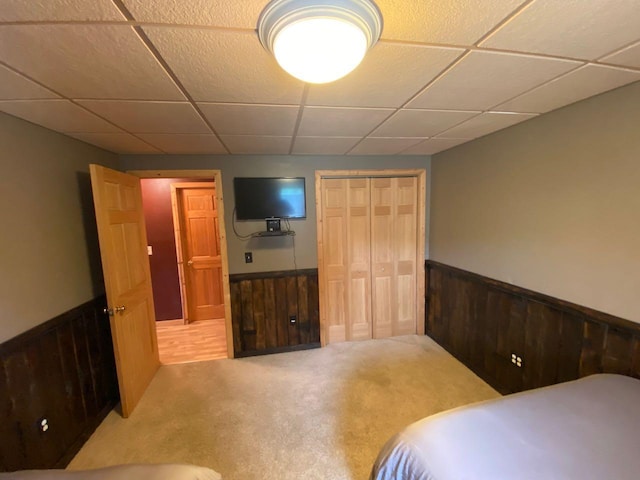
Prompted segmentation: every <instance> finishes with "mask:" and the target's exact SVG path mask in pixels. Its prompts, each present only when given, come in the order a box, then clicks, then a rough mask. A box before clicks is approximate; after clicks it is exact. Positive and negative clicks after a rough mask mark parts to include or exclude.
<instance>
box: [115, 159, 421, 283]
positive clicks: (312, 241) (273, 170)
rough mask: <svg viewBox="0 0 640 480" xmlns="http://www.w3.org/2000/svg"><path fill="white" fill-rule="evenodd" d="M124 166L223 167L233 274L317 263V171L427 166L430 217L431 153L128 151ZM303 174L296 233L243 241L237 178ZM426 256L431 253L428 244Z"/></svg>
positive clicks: (254, 226) (247, 228)
mask: <svg viewBox="0 0 640 480" xmlns="http://www.w3.org/2000/svg"><path fill="white" fill-rule="evenodd" d="M120 162H121V163H120V167H121V169H122V170H175V169H191V170H193V169H219V170H221V172H222V184H223V190H224V202H225V224H226V227H227V245H228V253H229V271H230V273H246V272H268V271H278V270H290V269H293V268H294V248H293V246H294V243H295V265H297V267H298V268H315V267H317V265H318V257H317V248H316V207H315V171H316V170H348V169H352V170H354V169H389V168H393V169H400V168H424V169H426V170H427V218H426V224H427V226H428V225H429V202H428V199H429V183H430V178H431V176H430V168H431V158H430V157H428V156H422V157H417V156H404V157H382V156H380V157H357V156H331V157H317V156H252V155H245V156H241V155H238V156H224V155H128V156H122V157H121V159H120ZM280 176H282V177H305V178H306V196H307V218H306V219H304V220H291V222H290V223H291V229H292V230H295V232H296V236H295V237H294V238H292V237H275V238H259V239H256V238H253V239H250V240H242V239H240V238H238V237H236V236H235V235H234V233H233V229H232V219H233V215H232V214H233V208H234V203H235V202H234V198H233V178H234V177H280ZM236 229H237V230H238V233H239V234H240V235H244V234H249V233H252V232H256V231H261V230H265V224H264V222H236ZM426 248H427V251H426V252H425V257H426V256H427V255H428V245H427V247H426ZM246 251H251V252H253V263H252V264H246V263H244V252H246Z"/></svg>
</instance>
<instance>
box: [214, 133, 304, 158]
mask: <svg viewBox="0 0 640 480" xmlns="http://www.w3.org/2000/svg"><path fill="white" fill-rule="evenodd" d="M220 138H221V139H222V141H223V142H224V144H225V145H226V146H227V148H228V149H229V151H230V152H231V153H235V154H249V155H251V154H256V155H286V154H288V153H289V147H290V146H291V138H292V137H269V136H260V135H221V136H220Z"/></svg>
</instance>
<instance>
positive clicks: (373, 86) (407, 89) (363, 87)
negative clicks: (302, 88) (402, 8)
mask: <svg viewBox="0 0 640 480" xmlns="http://www.w3.org/2000/svg"><path fill="white" fill-rule="evenodd" d="M463 52H464V50H462V49H455V48H435V47H426V46H421V45H398V44H385V43H379V44H378V45H376V46H375V47H373V49H371V51H370V52H369V53H368V54H367V56H366V57H365V59H364V60H363V62H362V64H361V65H359V66H358V68H356V69H355V71H353V72H352V73H350V74H349V75H347V76H346V77H344V78H341V79H340V80H338V81H336V82H333V83H327V84H323V85H309V94H308V96H307V101H306V103H307V105H332V106H347V105H348V106H350V107H399V106H401V105H402V104H404V103H405V102H406V101H407V100H409V99H410V98H411V97H412V96H413V95H415V94H416V93H418V92H419V91H420V90H421V89H422V88H423V87H424V86H425V85H426V84H427V83H429V82H430V81H431V80H432V79H433V78H435V77H436V75H438V74H439V73H440V72H441V71H442V70H444V69H445V68H446V67H447V66H448V65H449V64H451V62H453V61H454V60H455V59H456V58H458V57H459V56H460V55H462V53H463Z"/></svg>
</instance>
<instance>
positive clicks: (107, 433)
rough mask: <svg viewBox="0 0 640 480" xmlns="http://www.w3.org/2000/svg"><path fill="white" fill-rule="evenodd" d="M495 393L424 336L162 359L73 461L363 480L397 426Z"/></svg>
mask: <svg viewBox="0 0 640 480" xmlns="http://www.w3.org/2000/svg"><path fill="white" fill-rule="evenodd" d="M497 396H498V394H497V393H496V392H495V391H494V390H493V389H491V388H490V387H489V386H488V385H487V384H485V383H484V382H483V381H482V380H480V379H479V378H478V377H476V376H475V375H474V374H473V373H472V372H471V371H469V370H468V369H467V368H465V367H464V366H463V365H462V364H460V363H459V362H458V361H457V360H455V359H454V358H453V357H452V356H451V355H449V354H448V353H446V352H445V351H444V350H443V349H442V348H440V347H439V346H438V345H437V344H435V343H434V342H433V341H432V340H430V339H429V338H428V337H418V336H408V337H397V338H394V339H388V340H370V341H365V342H353V343H343V344H335V345H330V346H329V347H327V348H323V349H316V350H307V351H302V352H292V353H283V354H278V355H267V356H262V357H252V358H247V359H239V360H238V359H236V360H216V361H208V362H201V363H192V364H184V365H171V366H163V367H161V369H160V371H159V372H158V374H157V375H156V377H155V379H154V380H153V382H152V384H151V385H150V387H149V389H148V391H147V392H146V394H145V396H144V397H143V399H142V401H141V402H140V404H139V406H138V407H137V409H136V410H135V411H134V413H133V415H132V416H131V417H130V418H129V419H126V420H125V419H122V418H121V417H120V416H119V415H118V414H117V413H115V412H111V413H110V414H109V416H108V417H107V418H106V419H105V421H104V422H103V423H102V425H100V427H99V428H98V430H97V431H96V432H95V433H94V435H93V436H92V437H91V438H90V439H89V441H88V442H87V443H86V445H85V446H84V447H83V448H82V450H81V451H80V453H78V455H77V456H76V458H75V459H74V460H73V461H72V463H71V465H70V466H69V468H71V469H81V468H95V467H101V466H106V465H113V464H119V463H139V462H152V463H164V462H179V463H193V464H197V465H203V466H207V467H210V468H213V469H214V470H217V471H218V472H220V473H221V474H222V476H223V479H224V480H253V479H255V480H258V479H260V480H265V479H267V480H268V479H274V480H275V479H277V480H288V479H291V480H293V479H295V480H301V479H305V480H306V479H309V480H311V479H322V480H332V479H335V480H338V479H339V480H346V479H366V478H367V477H368V474H369V470H370V468H371V465H372V463H373V461H374V459H375V457H376V455H377V452H378V450H379V449H380V447H381V446H382V445H383V444H384V442H385V441H386V440H387V439H388V438H389V437H390V436H391V435H393V434H394V433H395V432H397V431H398V430H400V429H401V428H402V427H404V426H406V425H407V424H409V423H411V422H413V421H415V420H418V419H420V418H422V417H425V416H427V415H431V414H433V413H436V412H440V411H443V410H447V409H450V408H453V407H457V406H460V405H465V404H469V403H472V402H476V401H479V400H486V399H490V398H495V397H497Z"/></svg>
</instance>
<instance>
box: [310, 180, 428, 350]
mask: <svg viewBox="0 0 640 480" xmlns="http://www.w3.org/2000/svg"><path fill="white" fill-rule="evenodd" d="M358 177H369V178H370V177H416V178H417V179H418V212H417V213H418V229H417V231H418V251H417V253H416V265H417V269H418V271H417V276H418V279H417V280H418V284H417V289H416V321H417V325H416V333H417V334H418V335H424V334H425V325H424V324H425V322H424V318H425V293H426V292H425V258H424V254H425V246H426V241H427V239H426V231H427V230H426V216H427V213H426V212H427V170H426V168H415V169H380V170H316V172H315V190H316V241H317V248H318V288H319V292H318V293H319V295H318V296H319V297H320V345H321V346H323V347H324V346H326V345H327V329H328V323H327V322H328V319H327V318H326V312H327V305H326V301H327V299H326V292H324V280H325V278H324V275H325V272H324V245H323V241H322V238H323V236H322V233H323V231H322V228H323V225H322V190H321V182H322V179H324V178H358Z"/></svg>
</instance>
